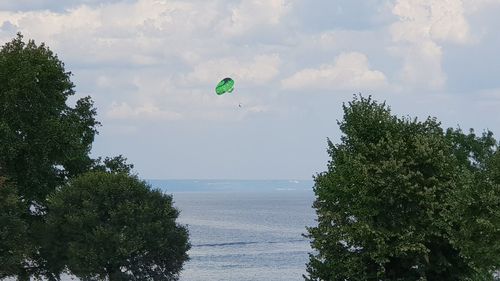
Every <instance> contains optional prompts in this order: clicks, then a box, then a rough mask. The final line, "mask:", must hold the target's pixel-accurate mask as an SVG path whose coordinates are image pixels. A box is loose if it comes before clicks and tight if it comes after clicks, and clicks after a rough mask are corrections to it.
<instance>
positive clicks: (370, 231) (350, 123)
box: [306, 97, 475, 280]
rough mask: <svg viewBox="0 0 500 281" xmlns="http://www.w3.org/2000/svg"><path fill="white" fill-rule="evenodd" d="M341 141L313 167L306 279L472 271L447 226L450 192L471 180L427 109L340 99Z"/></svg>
mask: <svg viewBox="0 0 500 281" xmlns="http://www.w3.org/2000/svg"><path fill="white" fill-rule="evenodd" d="M343 109H344V118H343V120H342V121H341V122H339V126H340V129H341V131H342V133H343V135H342V137H341V143H340V144H338V145H334V144H333V143H332V142H331V141H330V140H329V141H328V152H329V155H330V156H331V160H330V162H329V163H328V170H327V171H325V172H323V173H320V174H318V175H316V176H315V186H314V192H315V194H316V201H315V203H314V207H315V208H316V212H317V215H318V225H317V226H316V227H311V228H309V237H310V238H311V245H312V247H313V249H315V250H316V253H314V254H311V255H310V261H309V264H308V268H307V271H308V277H306V278H307V279H309V280H464V279H465V278H468V277H470V276H473V274H474V273H475V268H474V267H473V266H472V265H471V263H470V262H469V260H468V259H467V257H466V256H464V255H463V253H462V252H461V248H460V247H459V246H458V245H457V244H456V243H454V242H456V241H455V240H454V239H453V237H452V236H451V235H452V233H450V231H449V230H450V224H452V222H453V218H451V217H450V216H447V215H448V214H450V208H451V207H450V202H451V196H454V195H456V194H457V192H458V190H460V186H462V185H464V183H466V182H470V181H471V179H472V178H471V174H470V173H468V172H467V170H466V169H465V168H464V167H463V166H461V165H460V162H459V160H458V159H457V157H456V156H455V152H456V151H455V150H454V147H453V145H452V143H451V141H450V140H449V138H447V137H446V136H445V132H444V131H443V129H442V128H441V127H440V124H439V123H438V122H437V121H436V120H435V119H432V118H428V119H427V120H425V121H424V122H419V121H417V119H413V120H411V119H409V118H397V117H396V116H393V115H391V112H390V109H389V108H388V107H387V106H386V105H385V103H382V104H379V103H377V102H376V101H373V100H372V99H371V98H364V97H359V98H357V97H355V98H354V100H353V101H352V102H350V103H349V104H348V105H344V106H343Z"/></svg>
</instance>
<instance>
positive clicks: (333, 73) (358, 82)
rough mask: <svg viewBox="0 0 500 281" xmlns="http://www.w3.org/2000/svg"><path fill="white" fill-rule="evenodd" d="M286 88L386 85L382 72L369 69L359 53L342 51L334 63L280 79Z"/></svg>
mask: <svg viewBox="0 0 500 281" xmlns="http://www.w3.org/2000/svg"><path fill="white" fill-rule="evenodd" d="M282 85H283V87H284V88H286V89H303V88H313V89H318V88H319V89H330V90H350V91H353V90H356V89H376V88H380V87H384V86H386V85H387V80H386V77H385V75H384V73H382V72H380V71H378V70H372V69H370V65H369V62H368V58H367V57H366V55H364V54H361V53H356V52H352V53H342V54H340V55H339V56H338V57H337V58H336V60H335V63H334V64H325V65H322V66H320V67H319V68H317V69H316V68H308V69H304V70H301V71H299V72H297V73H295V74H293V75H292V76H291V77H288V78H286V79H284V80H283V81H282Z"/></svg>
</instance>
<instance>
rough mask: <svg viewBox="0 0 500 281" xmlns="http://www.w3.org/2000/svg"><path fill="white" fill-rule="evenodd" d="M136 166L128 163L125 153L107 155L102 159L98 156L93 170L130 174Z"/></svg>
mask: <svg viewBox="0 0 500 281" xmlns="http://www.w3.org/2000/svg"><path fill="white" fill-rule="evenodd" d="M133 168H134V165H133V164H129V163H127V158H125V157H123V155H118V156H115V157H106V158H104V160H102V158H101V157H98V158H97V159H96V160H94V164H93V165H92V170H93V171H100V172H108V173H125V174H130V173H131V172H132V169H133Z"/></svg>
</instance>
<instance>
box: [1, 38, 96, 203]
mask: <svg viewBox="0 0 500 281" xmlns="http://www.w3.org/2000/svg"><path fill="white" fill-rule="evenodd" d="M70 76H71V73H70V72H67V71H66V70H65V69H64V63H63V62H62V61H60V60H59V59H58V57H57V56H56V55H55V54H53V53H52V51H50V50H49V48H47V47H46V46H45V45H44V44H43V43H42V44H41V45H39V46H37V45H36V44H35V42H34V41H33V40H29V41H28V42H27V43H25V42H23V36H22V35H21V34H18V35H17V37H16V38H14V39H13V40H12V41H11V42H8V43H6V44H5V45H4V46H3V47H2V48H1V50H0V166H1V167H2V172H3V173H4V174H5V175H6V176H7V177H9V179H10V180H12V181H13V182H15V183H16V185H17V187H18V189H19V193H20V195H21V196H22V197H23V198H24V199H25V200H26V201H27V202H30V203H31V202H36V203H38V204H42V205H43V202H44V201H45V198H46V196H47V194H49V193H51V192H52V191H54V189H55V188H56V187H57V186H60V185H61V184H63V183H64V182H65V180H66V179H68V178H71V177H73V176H75V175H78V174H80V173H82V172H85V171H87V170H88V169H89V168H90V166H91V164H92V160H91V158H90V157H89V153H90V149H91V145H92V142H93V140H94V136H95V134H96V133H97V131H96V127H97V126H98V122H97V121H96V120H95V115H96V112H95V109H94V108H93V104H92V100H91V99H90V97H85V98H81V99H79V100H78V101H77V102H76V105H75V106H74V107H70V106H68V105H67V104H66V102H67V99H68V97H70V96H72V95H74V94H75V92H74V90H73V88H74V85H73V83H72V82H71V80H70Z"/></svg>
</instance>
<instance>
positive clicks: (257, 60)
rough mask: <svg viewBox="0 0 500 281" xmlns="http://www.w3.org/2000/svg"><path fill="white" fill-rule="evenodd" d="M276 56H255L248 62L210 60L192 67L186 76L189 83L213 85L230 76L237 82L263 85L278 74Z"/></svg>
mask: <svg viewBox="0 0 500 281" xmlns="http://www.w3.org/2000/svg"><path fill="white" fill-rule="evenodd" d="M280 63H281V60H280V57H279V55H278V54H262V55H256V56H254V57H253V58H251V59H250V60H248V59H247V60H245V59H242V58H239V57H230V58H221V59H212V60H208V61H206V62H202V63H200V64H198V65H196V66H195V67H194V70H193V72H192V73H190V74H188V80H189V81H190V82H203V83H212V84H213V83H214V82H217V81H218V80H220V79H222V78H224V77H226V76H230V77H232V78H234V79H236V80H237V81H238V82H249V83H257V84H261V83H265V82H268V81H270V80H272V79H273V78H274V77H276V76H277V75H278V74H279V66H280Z"/></svg>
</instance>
